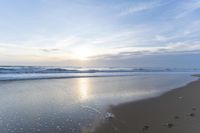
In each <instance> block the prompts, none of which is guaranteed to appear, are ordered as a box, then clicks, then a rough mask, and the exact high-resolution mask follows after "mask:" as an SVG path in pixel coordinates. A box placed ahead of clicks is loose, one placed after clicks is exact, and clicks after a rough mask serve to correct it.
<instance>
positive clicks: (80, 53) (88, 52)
mask: <svg viewBox="0 0 200 133" xmlns="http://www.w3.org/2000/svg"><path fill="white" fill-rule="evenodd" d="M73 54H74V57H75V58H76V59H78V60H81V61H86V60H89V57H91V56H92V55H93V54H94V53H93V51H92V49H91V48H88V47H80V48H76V49H74V50H73Z"/></svg>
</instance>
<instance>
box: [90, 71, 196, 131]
mask: <svg viewBox="0 0 200 133" xmlns="http://www.w3.org/2000/svg"><path fill="white" fill-rule="evenodd" d="M193 76H196V77H197V78H198V79H197V80H195V81H193V82H190V83H188V84H187V85H185V86H183V87H178V88H175V89H173V90H171V91H169V92H166V93H164V94H162V95H161V96H158V97H154V98H149V99H144V100H140V101H136V102H128V103H123V104H120V105H117V106H111V107H110V108H109V110H108V112H110V113H112V114H113V115H114V117H113V118H109V119H107V120H106V121H103V122H101V123H100V124H98V125H97V126H96V127H95V131H93V132H95V133H116V132H117V133H133V132H136V133H142V132H148V133H160V132H162V133H168V132H173V133H179V132H182V133H187V132H191V131H192V132H193V133H197V132H199V131H200V102H199V101H200V79H199V75H193Z"/></svg>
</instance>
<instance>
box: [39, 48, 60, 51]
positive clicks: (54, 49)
mask: <svg viewBox="0 0 200 133" xmlns="http://www.w3.org/2000/svg"><path fill="white" fill-rule="evenodd" d="M41 50H42V51H43V52H56V51H59V50H60V49H56V48H53V49H41Z"/></svg>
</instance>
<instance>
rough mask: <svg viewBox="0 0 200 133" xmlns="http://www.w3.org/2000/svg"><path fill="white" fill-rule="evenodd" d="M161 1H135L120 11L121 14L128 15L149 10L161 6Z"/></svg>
mask: <svg viewBox="0 0 200 133" xmlns="http://www.w3.org/2000/svg"><path fill="white" fill-rule="evenodd" d="M159 5H160V3H159V2H155V1H153V2H143V3H134V4H131V5H129V6H127V7H125V8H123V9H122V11H121V12H120V13H119V16H126V15H134V14H136V13H140V12H144V11H148V10H150V9H153V8H155V7H157V6H159Z"/></svg>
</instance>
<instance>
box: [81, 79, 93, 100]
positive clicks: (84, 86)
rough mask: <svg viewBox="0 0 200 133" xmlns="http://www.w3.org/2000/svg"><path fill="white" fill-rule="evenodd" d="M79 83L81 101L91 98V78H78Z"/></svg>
mask: <svg viewBox="0 0 200 133" xmlns="http://www.w3.org/2000/svg"><path fill="white" fill-rule="evenodd" d="M78 85H79V90H78V91H79V98H80V100H81V101H84V100H87V99H88V98H89V90H90V85H89V79H88V78H80V79H79V80H78Z"/></svg>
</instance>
